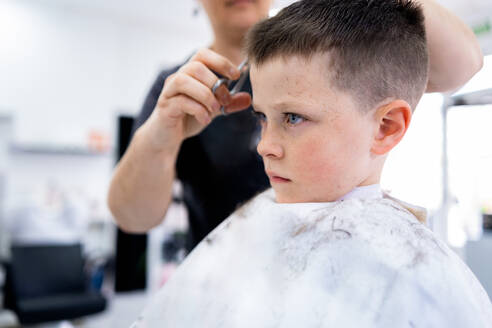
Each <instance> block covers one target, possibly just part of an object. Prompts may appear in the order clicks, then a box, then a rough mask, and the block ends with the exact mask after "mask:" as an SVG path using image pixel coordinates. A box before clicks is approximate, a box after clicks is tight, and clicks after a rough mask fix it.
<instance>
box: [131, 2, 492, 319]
mask: <svg viewBox="0 0 492 328" xmlns="http://www.w3.org/2000/svg"><path fill="white" fill-rule="evenodd" d="M423 19H424V18H423V15H422V12H421V10H420V9H419V7H418V6H417V5H415V4H414V3H412V2H410V1H408V0H379V1H372V0H353V1H347V0H304V1H299V2H296V3H294V4H293V5H291V6H289V7H287V8H285V9H284V10H282V11H281V12H280V13H279V14H278V15H277V16H275V17H273V18H271V19H269V20H266V21H264V22H262V23H260V24H259V25H257V26H256V27H255V28H253V30H252V31H251V32H250V34H249V36H248V39H247V46H246V49H247V54H248V58H249V61H250V74H251V82H252V87H253V94H254V99H253V103H254V107H255V111H256V115H257V116H258V117H259V119H260V122H261V125H262V136H261V141H260V143H259V144H258V152H259V154H260V155H261V156H262V158H263V161H264V164H265V170H266V172H267V175H268V176H269V178H270V182H271V185H272V187H273V189H272V190H268V191H266V192H264V193H263V194H260V195H259V196H257V197H256V198H254V199H253V200H252V201H250V202H249V203H248V204H246V205H244V206H243V207H242V208H241V209H239V210H238V211H236V212H235V213H234V214H233V215H231V216H230V217H229V218H228V219H227V220H226V221H224V223H223V224H221V225H220V226H219V227H218V228H217V229H215V230H214V231H213V232H212V233H211V234H210V235H209V236H208V237H207V238H206V240H205V241H204V242H202V243H201V244H200V245H199V246H198V247H197V248H196V249H195V250H194V251H193V252H192V253H191V254H190V255H189V256H188V258H187V259H186V261H185V262H183V264H182V265H181V267H180V268H179V270H178V271H177V272H176V274H175V276H173V277H172V278H171V280H170V281H169V282H168V283H167V285H166V286H165V287H164V288H163V289H162V291H161V292H160V293H159V295H158V296H157V298H156V300H155V302H154V303H153V304H152V305H151V306H150V307H149V308H148V309H147V310H146V311H145V312H144V315H143V316H142V317H141V318H140V319H139V320H138V321H137V323H136V324H135V326H137V327H161V326H166V327H492V306H491V304H490V301H489V299H488V297H487V295H486V294H485V292H484V290H483V288H482V287H481V286H480V284H479V283H478V281H477V280H476V278H475V277H474V276H473V274H472V273H471V272H470V271H469V269H468V268H467V267H466V266H465V265H464V264H463V263H462V262H461V260H460V259H459V258H458V257H457V256H456V255H455V254H454V253H453V252H452V251H451V250H449V248H448V247H447V246H446V245H445V244H444V243H442V242H441V241H439V240H438V239H436V237H435V236H434V235H433V234H432V232H431V231H429V230H428V229H427V228H426V227H425V226H424V225H423V224H422V223H424V222H425V211H424V210H422V209H419V208H417V207H414V206H411V205H409V204H406V203H403V202H401V201H398V200H395V199H393V198H391V197H389V196H387V195H384V194H383V193H382V192H381V191H380V189H379V185H378V183H379V178H380V175H381V171H382V168H383V164H384V160H385V158H386V155H387V154H388V152H389V151H390V150H391V149H392V148H393V147H394V146H395V145H396V144H398V142H399V141H400V140H401V138H402V137H403V136H404V134H405V132H406V130H407V128H408V126H409V123H410V119H411V116H412V108H415V106H416V104H417V103H418V101H419V99H420V97H421V96H422V93H423V92H424V89H425V86H426V83H427V73H428V57H427V47H426V40H425V30H424V27H423ZM419 221H420V222H419Z"/></svg>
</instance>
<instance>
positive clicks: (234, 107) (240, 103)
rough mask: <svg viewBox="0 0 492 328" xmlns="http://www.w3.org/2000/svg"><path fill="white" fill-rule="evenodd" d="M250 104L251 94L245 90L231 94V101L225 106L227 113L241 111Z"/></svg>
mask: <svg viewBox="0 0 492 328" xmlns="http://www.w3.org/2000/svg"><path fill="white" fill-rule="evenodd" d="M250 105H251V95H250V94H249V93H247V92H239V93H236V94H235V95H233V96H232V98H231V102H230V103H229V105H227V106H226V108H225V112H226V113H228V114H231V113H235V112H239V111H242V110H244V109H246V108H248V107H249V106H250Z"/></svg>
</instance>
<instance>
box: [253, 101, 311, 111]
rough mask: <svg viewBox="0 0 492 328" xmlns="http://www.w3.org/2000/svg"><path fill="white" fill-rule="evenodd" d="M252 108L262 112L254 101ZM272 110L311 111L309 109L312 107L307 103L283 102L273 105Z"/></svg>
mask: <svg viewBox="0 0 492 328" xmlns="http://www.w3.org/2000/svg"><path fill="white" fill-rule="evenodd" d="M252 106H253V109H255V110H261V106H259V105H258V104H257V103H255V102H254V101H253V103H252ZM271 108H272V109H274V110H294V109H295V110H300V109H304V110H306V109H307V110H309V108H311V106H310V105H308V104H306V103H300V102H296V101H281V102H278V103H275V104H273V105H272V106H271Z"/></svg>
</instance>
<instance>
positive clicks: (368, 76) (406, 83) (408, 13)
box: [246, 0, 429, 110]
mask: <svg viewBox="0 0 492 328" xmlns="http://www.w3.org/2000/svg"><path fill="white" fill-rule="evenodd" d="M246 52H247V55H248V58H249V61H250V63H253V64H256V65H261V64H262V63H264V62H266V61H267V60H269V59H272V58H274V57H277V56H281V57H288V56H301V57H305V58H307V59H309V58H310V56H312V55H313V54H316V53H327V54H329V56H328V57H329V62H328V68H329V70H330V77H331V80H332V82H333V83H334V85H335V86H336V87H337V88H339V89H340V90H342V91H348V92H349V93H350V94H351V95H352V96H353V97H355V99H356V100H357V101H358V103H359V105H361V106H362V107H363V108H362V109H364V110H368V109H371V108H373V107H374V106H375V105H377V104H378V103H380V102H381V101H383V100H385V99H387V98H395V99H403V100H406V101H407V102H408V103H409V104H410V106H411V107H412V108H415V106H416V105H417V103H418V101H419V99H420V98H421V96H422V94H423V92H424V90H425V87H426V85H427V75H428V66H429V59H428V53H427V43H426V37H425V27H424V16H423V12H422V10H421V8H420V7H419V6H418V5H417V4H415V3H413V2H411V1H409V0H301V1H298V2H295V3H293V4H292V5H290V6H288V7H286V8H284V9H283V10H281V11H280V12H279V13H278V14H277V15H276V16H274V17H271V18H269V19H267V20H264V21H262V22H260V23H259V24H257V25H256V26H254V27H253V28H252V29H251V31H250V32H249V33H248V36H247V38H246Z"/></svg>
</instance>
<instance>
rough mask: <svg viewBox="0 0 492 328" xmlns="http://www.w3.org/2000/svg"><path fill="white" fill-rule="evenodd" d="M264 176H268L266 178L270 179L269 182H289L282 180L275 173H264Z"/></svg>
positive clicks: (288, 180)
mask: <svg viewBox="0 0 492 328" xmlns="http://www.w3.org/2000/svg"><path fill="white" fill-rule="evenodd" d="M266 174H267V175H268V178H269V179H270V182H276V183H285V182H290V179H287V178H284V177H282V176H280V175H278V174H277V173H275V172H272V171H266Z"/></svg>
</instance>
